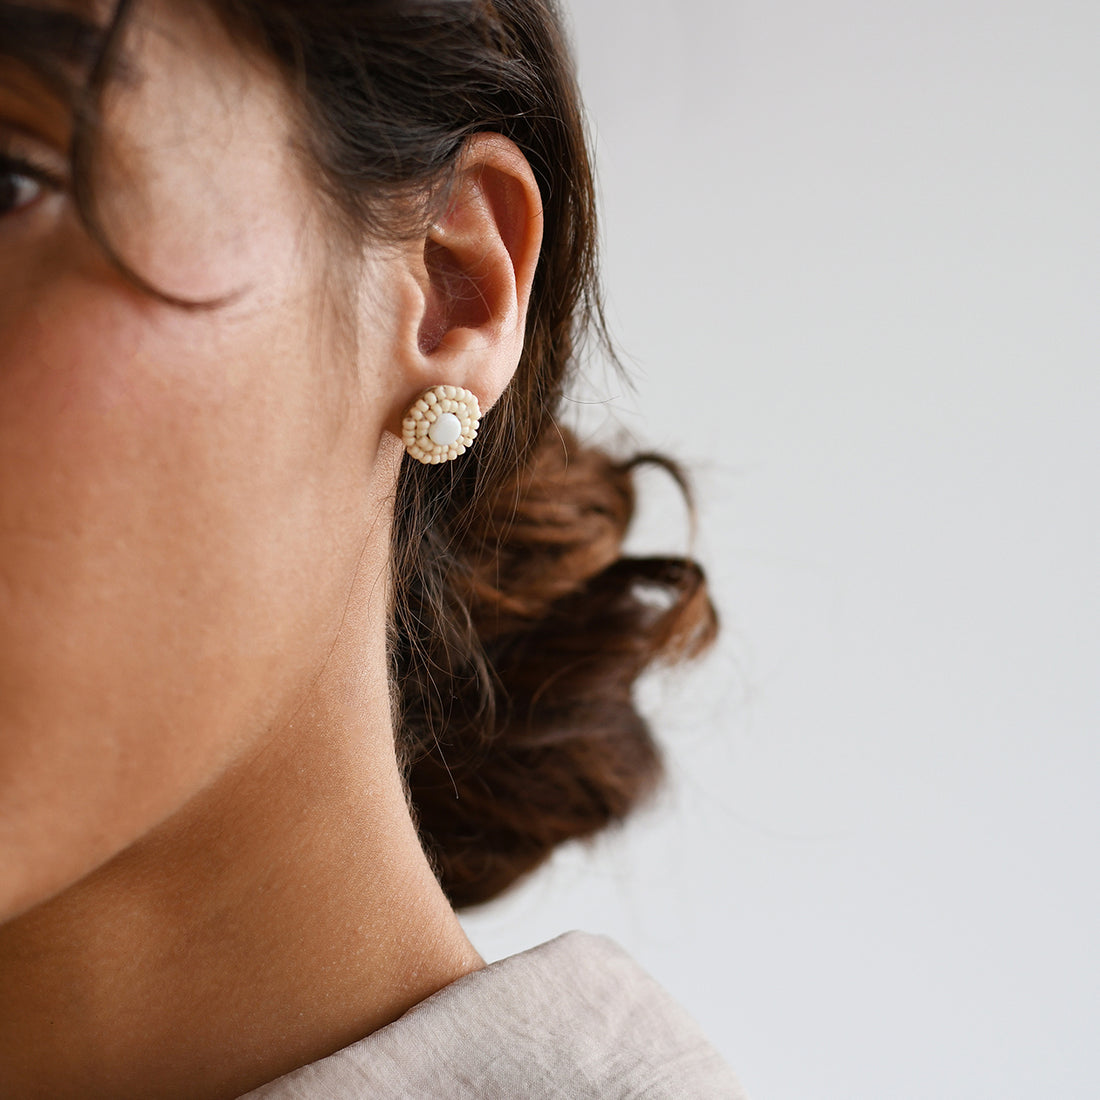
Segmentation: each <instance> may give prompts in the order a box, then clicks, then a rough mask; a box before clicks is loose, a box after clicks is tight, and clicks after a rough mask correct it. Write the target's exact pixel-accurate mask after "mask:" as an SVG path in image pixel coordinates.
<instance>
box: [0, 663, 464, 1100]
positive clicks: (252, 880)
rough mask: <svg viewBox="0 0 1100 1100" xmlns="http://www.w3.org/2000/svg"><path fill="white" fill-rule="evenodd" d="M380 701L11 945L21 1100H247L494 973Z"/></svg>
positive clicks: (9, 1006)
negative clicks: (422, 838)
mask: <svg viewBox="0 0 1100 1100" xmlns="http://www.w3.org/2000/svg"><path fill="white" fill-rule="evenodd" d="M382 662H383V665H382V668H381V669H380V670H376V671H377V672H378V673H379V674H380V675H381V676H382V677H383V680H384V654H383V655H382ZM374 696H375V698H376V699H379V705H378V706H377V707H376V708H375V709H374V712H373V713H370V714H364V713H361V712H357V713H356V714H355V715H354V717H353V718H352V717H349V715H348V714H346V713H340V712H338V711H336V710H333V709H331V708H330V709H329V710H328V711H322V712H320V713H319V714H318V715H317V716H316V718H315V719H311V722H310V723H309V725H310V726H311V727H312V728H310V729H308V730H306V729H305V727H301V728H300V729H299V730H298V731H297V732H296V733H294V734H292V733H291V732H288V731H284V732H283V734H281V735H280V736H278V737H276V738H273V739H271V740H270V741H268V742H267V743H266V744H265V745H264V747H263V748H262V749H261V750H260V751H259V752H258V753H256V754H254V755H253V756H252V757H250V758H249V759H248V760H247V761H242V762H239V763H238V764H237V765H235V766H234V768H233V769H231V770H230V771H228V772H226V773H224V774H223V775H222V776H221V777H220V778H219V779H218V780H217V782H216V783H215V784H214V785H213V786H212V787H211V788H209V789H208V790H206V791H204V792H203V793H202V794H200V795H199V796H197V797H196V798H195V799H193V800H192V802H190V803H189V804H188V805H187V806H186V807H185V808H184V810H182V811H181V812H180V813H179V814H177V815H175V817H173V818H172V819H170V820H169V821H167V822H165V823H163V824H162V825H161V826H159V827H158V828H157V829H156V830H155V831H154V832H153V833H151V834H149V835H147V836H146V837H145V838H144V839H143V840H142V841H141V842H140V843H139V844H137V845H135V846H134V847H133V848H131V849H129V850H127V851H126V852H123V853H121V854H120V855H119V856H117V857H116V858H115V859H114V860H112V861H111V862H110V863H108V864H106V865H105V866H103V867H102V868H100V869H99V870H98V871H96V872H95V873H93V874H92V875H90V876H88V877H87V878H85V879H83V880H82V881H81V882H80V883H78V884H77V885H75V886H73V887H71V888H70V889H68V890H67V891H66V892H64V893H63V894H60V895H58V896H57V897H55V898H54V899H52V900H51V901H49V902H47V903H44V904H42V905H40V906H38V907H37V908H36V909H33V910H31V911H30V912H28V913H26V914H24V915H23V916H22V917H20V918H18V919H17V920H15V921H13V922H10V923H9V924H7V925H5V926H3V927H2V928H0V1067H3V1068H2V1069H0V1085H2V1086H3V1087H2V1089H0V1091H2V1092H3V1095H4V1096H5V1097H8V1098H10V1100H19V1098H23V1097H28V1098H29V1097H32V1096H49V1097H51V1098H54V1100H65V1098H68V1097H77V1096H79V1097H81V1098H83V1100H89V1098H92V1097H111V1098H112V1100H128V1098H129V1097H135V1098H136V1097H145V1098H147V1097H149V1096H156V1097H158V1100H172V1098H174V1097H180V1098H183V1097H187V1098H188V1100H200V1098H201V1100H219V1098H222V1097H225V1098H230V1097H237V1096H240V1095H241V1093H243V1092H246V1091H248V1090H249V1089H251V1088H255V1087H257V1086H259V1085H260V1084H263V1083H265V1082H267V1081H270V1080H273V1079H274V1078H276V1077H278V1076H280V1075H281V1074H283V1073H286V1072H289V1071H290V1070H291V1069H294V1068H296V1067H297V1066H300V1065H304V1064H306V1063H308V1062H311V1061H315V1060H316V1059H318V1058H321V1057H323V1056H325V1055H326V1054H329V1053H332V1052H334V1051H336V1050H338V1049H341V1048H342V1047H344V1046H346V1045H348V1044H350V1043H352V1042H355V1041H356V1040H357V1039H359V1038H362V1037H363V1036H364V1035H366V1034H368V1033H370V1032H371V1031H374V1030H376V1029H377V1028H379V1027H382V1026H384V1025H385V1024H387V1023H389V1022H391V1021H393V1020H395V1019H396V1018H397V1017H398V1016H400V1015H401V1014H402V1013H403V1012H405V1011H406V1010H408V1009H409V1008H410V1007H412V1006H413V1005H414V1004H416V1003H418V1002H419V1001H421V1000H423V999H424V998H425V997H427V996H430V995H431V994H432V993H434V992H436V991H437V990H438V989H440V988H442V987H443V986H445V985H447V984H449V983H450V982H452V981H454V980H455V979H456V978H458V977H460V976H462V975H463V974H466V973H469V972H471V971H472V970H475V969H477V968H479V967H480V966H481V965H483V964H482V962H481V960H480V959H479V958H478V956H477V954H476V953H475V952H474V950H473V948H472V947H471V946H470V944H469V941H468V940H467V939H466V937H465V935H464V934H463V932H462V929H461V927H460V925H459V924H458V921H457V919H456V918H455V915H454V913H453V911H452V910H451V908H450V906H449V904H448V903H447V901H446V899H445V897H444V896H443V894H442V891H441V890H440V888H439V886H438V884H437V882H436V880H435V878H434V876H433V875H432V873H431V870H430V868H429V866H428V864H427V861H426V859H425V857H424V855H423V852H422V850H421V848H420V845H419V842H418V840H417V837H416V832H415V829H414V827H413V824H412V821H411V819H410V815H409V811H408V808H407V804H406V801H405V795H404V790H403V787H402V783H401V780H400V775H399V772H398V767H397V764H396V761H395V759H394V754H393V749H392V744H393V738H392V731H391V729H390V720H389V713H388V709H389V708H388V703H387V702H386V698H385V692H375V693H374Z"/></svg>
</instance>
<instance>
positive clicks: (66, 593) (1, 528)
mask: <svg viewBox="0 0 1100 1100" xmlns="http://www.w3.org/2000/svg"><path fill="white" fill-rule="evenodd" d="M32 303H33V304H32ZM288 312H290V313H292V312H293V307H292V306H291V305H288V306H287V308H286V309H285V310H283V311H282V314H283V318H284V321H286V320H287V318H286V314H287V313H288ZM269 314H270V311H264V315H265V316H268V315H269ZM291 320H293V318H291ZM303 327H306V326H300V325H299V326H295V325H292V324H283V325H282V326H281V327H280V328H278V329H275V328H270V327H269V328H265V329H259V328H256V327H254V326H253V325H250V324H249V323H248V322H247V321H244V320H242V321H240V323H238V324H226V323H225V322H224V320H221V321H218V320H215V318H214V317H213V316H211V315H202V314H190V313H187V312H186V311H180V310H176V309H173V308H171V307H161V306H156V305H153V304H150V303H149V302H148V301H147V300H142V299H140V298H139V297H138V296H137V295H136V294H134V295H130V294H129V293H128V292H126V291H124V290H121V289H120V288H119V287H118V286H117V285H116V286H114V287H111V286H106V285H105V286H104V287H103V288H102V289H97V288H90V286H89V284H88V283H87V282H83V283H82V282H79V281H77V280H70V281H68V282H66V281H65V280H57V281H54V282H53V283H51V285H50V289H49V292H48V293H46V292H41V293H38V294H33V295H30V294H29V295H28V297H27V299H26V300H25V301H24V302H23V303H18V302H16V303H9V304H7V305H2V306H0V867H4V866H5V865H7V867H8V868H9V871H11V872H12V873H15V871H13V870H12V869H13V868H14V867H15V865H16V863H18V862H19V861H20V860H23V861H24V862H29V863H35V860H36V856H35V848H36V846H45V847H44V848H43V853H41V858H38V859H37V866H39V867H46V866H47V865H48V864H49V862H50V860H49V859H47V858H46V856H45V852H46V851H47V850H48V851H49V852H51V853H56V851H57V850H58V847H59V841H60V842H61V845H60V846H61V847H65V845H64V841H65V839H66V838H65V837H64V836H59V835H58V830H59V829H60V830H61V831H62V832H64V831H65V830H69V831H71V832H72V834H73V835H72V840H73V844H72V845H71V846H69V847H70V850H71V851H73V853H74V858H76V853H78V852H84V857H86V856H87V852H85V851H84V849H85V848H86V847H87V845H89V844H91V845H92V846H93V848H94V847H95V846H96V845H100V846H101V847H102V848H103V850H104V851H105V852H107V851H109V850H110V849H111V848H112V846H114V845H117V844H118V842H119V840H120V838H122V837H124V836H125V834H126V833H127V832H128V831H131V832H132V831H133V830H134V829H138V828H140V827H141V826H142V825H147V824H148V822H149V821H151V820H155V819H157V818H158V817H159V816H163V815H164V814H165V813H166V812H169V811H170V810H171V809H173V808H174V807H175V805H176V804H177V803H178V802H179V801H180V800H181V799H183V798H185V797H186V795H187V794H188V793H189V792H192V791H193V790H194V789H196V788H197V786H199V785H201V784H202V783H203V782H204V781H206V780H208V779H209V778H210V777H211V776H212V775H213V774H215V773H216V772H217V771H218V770H219V769H220V768H221V767H223V766H225V764H226V763H227V762H228V761H229V760H230V759H232V758H233V757H234V755H236V754H237V753H239V752H240V751H242V750H243V749H244V748H245V747H247V745H248V744H250V743H251V742H252V741H253V740H254V739H255V738H256V737H257V736H260V735H261V734H262V732H263V731H264V730H266V729H268V728H270V727H271V726H272V725H274V724H276V723H277V722H278V721H279V719H280V717H281V716H282V715H283V714H285V713H287V712H288V711H289V710H290V709H292V708H293V707H294V705H295V704H296V702H297V700H298V698H299V697H300V694H301V692H302V691H303V690H304V686H305V685H306V684H307V683H308V682H309V681H310V679H311V678H312V676H313V675H314V674H315V673H316V671H317V669H318V667H319V663H320V661H321V660H322V659H323V655H324V654H325V653H326V652H327V650H328V647H329V645H330V643H331V640H332V637H333V634H334V632H335V630H336V627H337V623H338V619H339V613H340V610H341V609H342V606H343V597H344V594H345V593H346V591H347V589H348V587H349V586H350V582H351V576H352V573H353V570H354V564H355V553H354V547H355V540H354V538H353V537H351V532H352V530H353V527H354V516H353V514H352V513H353V511H354V503H355V491H354V487H353V486H352V485H351V484H350V481H349V477H348V476H347V474H346V473H342V472H341V470H342V464H341V462H340V461H339V448H338V447H335V446H334V444H333V438H334V436H333V432H334V429H333V423H332V412H331V409H330V408H329V405H330V402H329V401H328V400H327V399H325V398H323V397H319V396H318V393H317V390H316V387H315V386H314V385H313V383H312V382H311V375H312V374H313V372H311V371H310V370H309V369H308V368H303V366H302V361H303V359H304V358H305V354H306V349H304V348H300V347H296V346H295V345H294V343H293V339H292V336H291V333H292V332H293V331H296V330H297V329H300V328H303ZM31 810H33V812H31ZM10 853H17V857H16V856H11V855H10ZM51 858H52V857H51ZM58 873H60V874H63V873H64V872H62V871H58ZM3 874H4V872H3V871H2V870H0V894H2V891H3ZM2 909H3V897H2V896H0V910H2Z"/></svg>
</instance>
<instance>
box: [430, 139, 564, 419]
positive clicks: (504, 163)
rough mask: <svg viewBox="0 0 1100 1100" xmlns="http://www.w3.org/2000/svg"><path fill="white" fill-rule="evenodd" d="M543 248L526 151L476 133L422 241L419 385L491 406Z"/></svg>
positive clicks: (518, 338) (509, 368) (518, 337)
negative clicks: (458, 390) (457, 391)
mask: <svg viewBox="0 0 1100 1100" xmlns="http://www.w3.org/2000/svg"><path fill="white" fill-rule="evenodd" d="M541 247H542V199H541V197H540V195H539V189H538V184H537V183H536V181H535V176H534V173H533V172H532V171H531V166H530V165H529V164H528V163H527V159H526V158H525V157H524V155H523V154H522V153H521V152H520V150H519V147H518V146H517V145H516V144H515V143H514V142H512V141H510V140H509V139H508V138H506V137H504V136H503V135H501V134H477V135H475V136H474V137H472V138H470V139H469V140H468V141H467V142H466V145H465V146H464V148H463V151H462V153H461V155H460V157H459V161H458V165H457V170H456V174H455V179H454V183H453V186H452V190H451V197H450V202H449V203H448V205H447V208H446V210H445V211H444V213H443V215H442V216H441V217H440V218H439V219H438V220H437V221H436V222H435V223H434V224H433V225H432V226H431V228H430V229H429V231H428V234H427V237H426V239H425V241H424V253H423V265H424V268H423V272H422V274H421V280H420V281H421V286H422V288H423V300H422V311H421V316H420V319H419V327H418V331H417V347H416V349H415V352H414V354H413V358H414V359H415V360H417V363H416V367H417V369H416V370H415V371H414V373H415V374H418V375H420V377H419V378H417V379H415V382H416V388H417V392H419V389H423V388H426V387H428V386H432V385H437V384H441V383H445V384H448V385H455V386H463V387H465V388H466V389H468V390H471V391H473V392H474V393H475V394H476V395H477V397H478V400H479V401H480V402H481V405H482V408H483V409H487V408H489V407H490V406H491V405H493V404H494V403H495V402H496V400H497V398H498V397H500V395H501V393H503V391H504V389H505V387H506V386H507V385H508V383H509V381H510V380H511V378H512V375H513V374H514V373H515V370H516V367H517V366H518V364H519V359H520V354H521V353H522V351H523V339H524V332H525V322H526V316H527V304H528V302H529V300H530V297H531V285H532V282H533V281H534V277H535V268H536V266H537V265H538V259H539V251H540V249H541ZM410 381H413V380H410Z"/></svg>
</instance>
